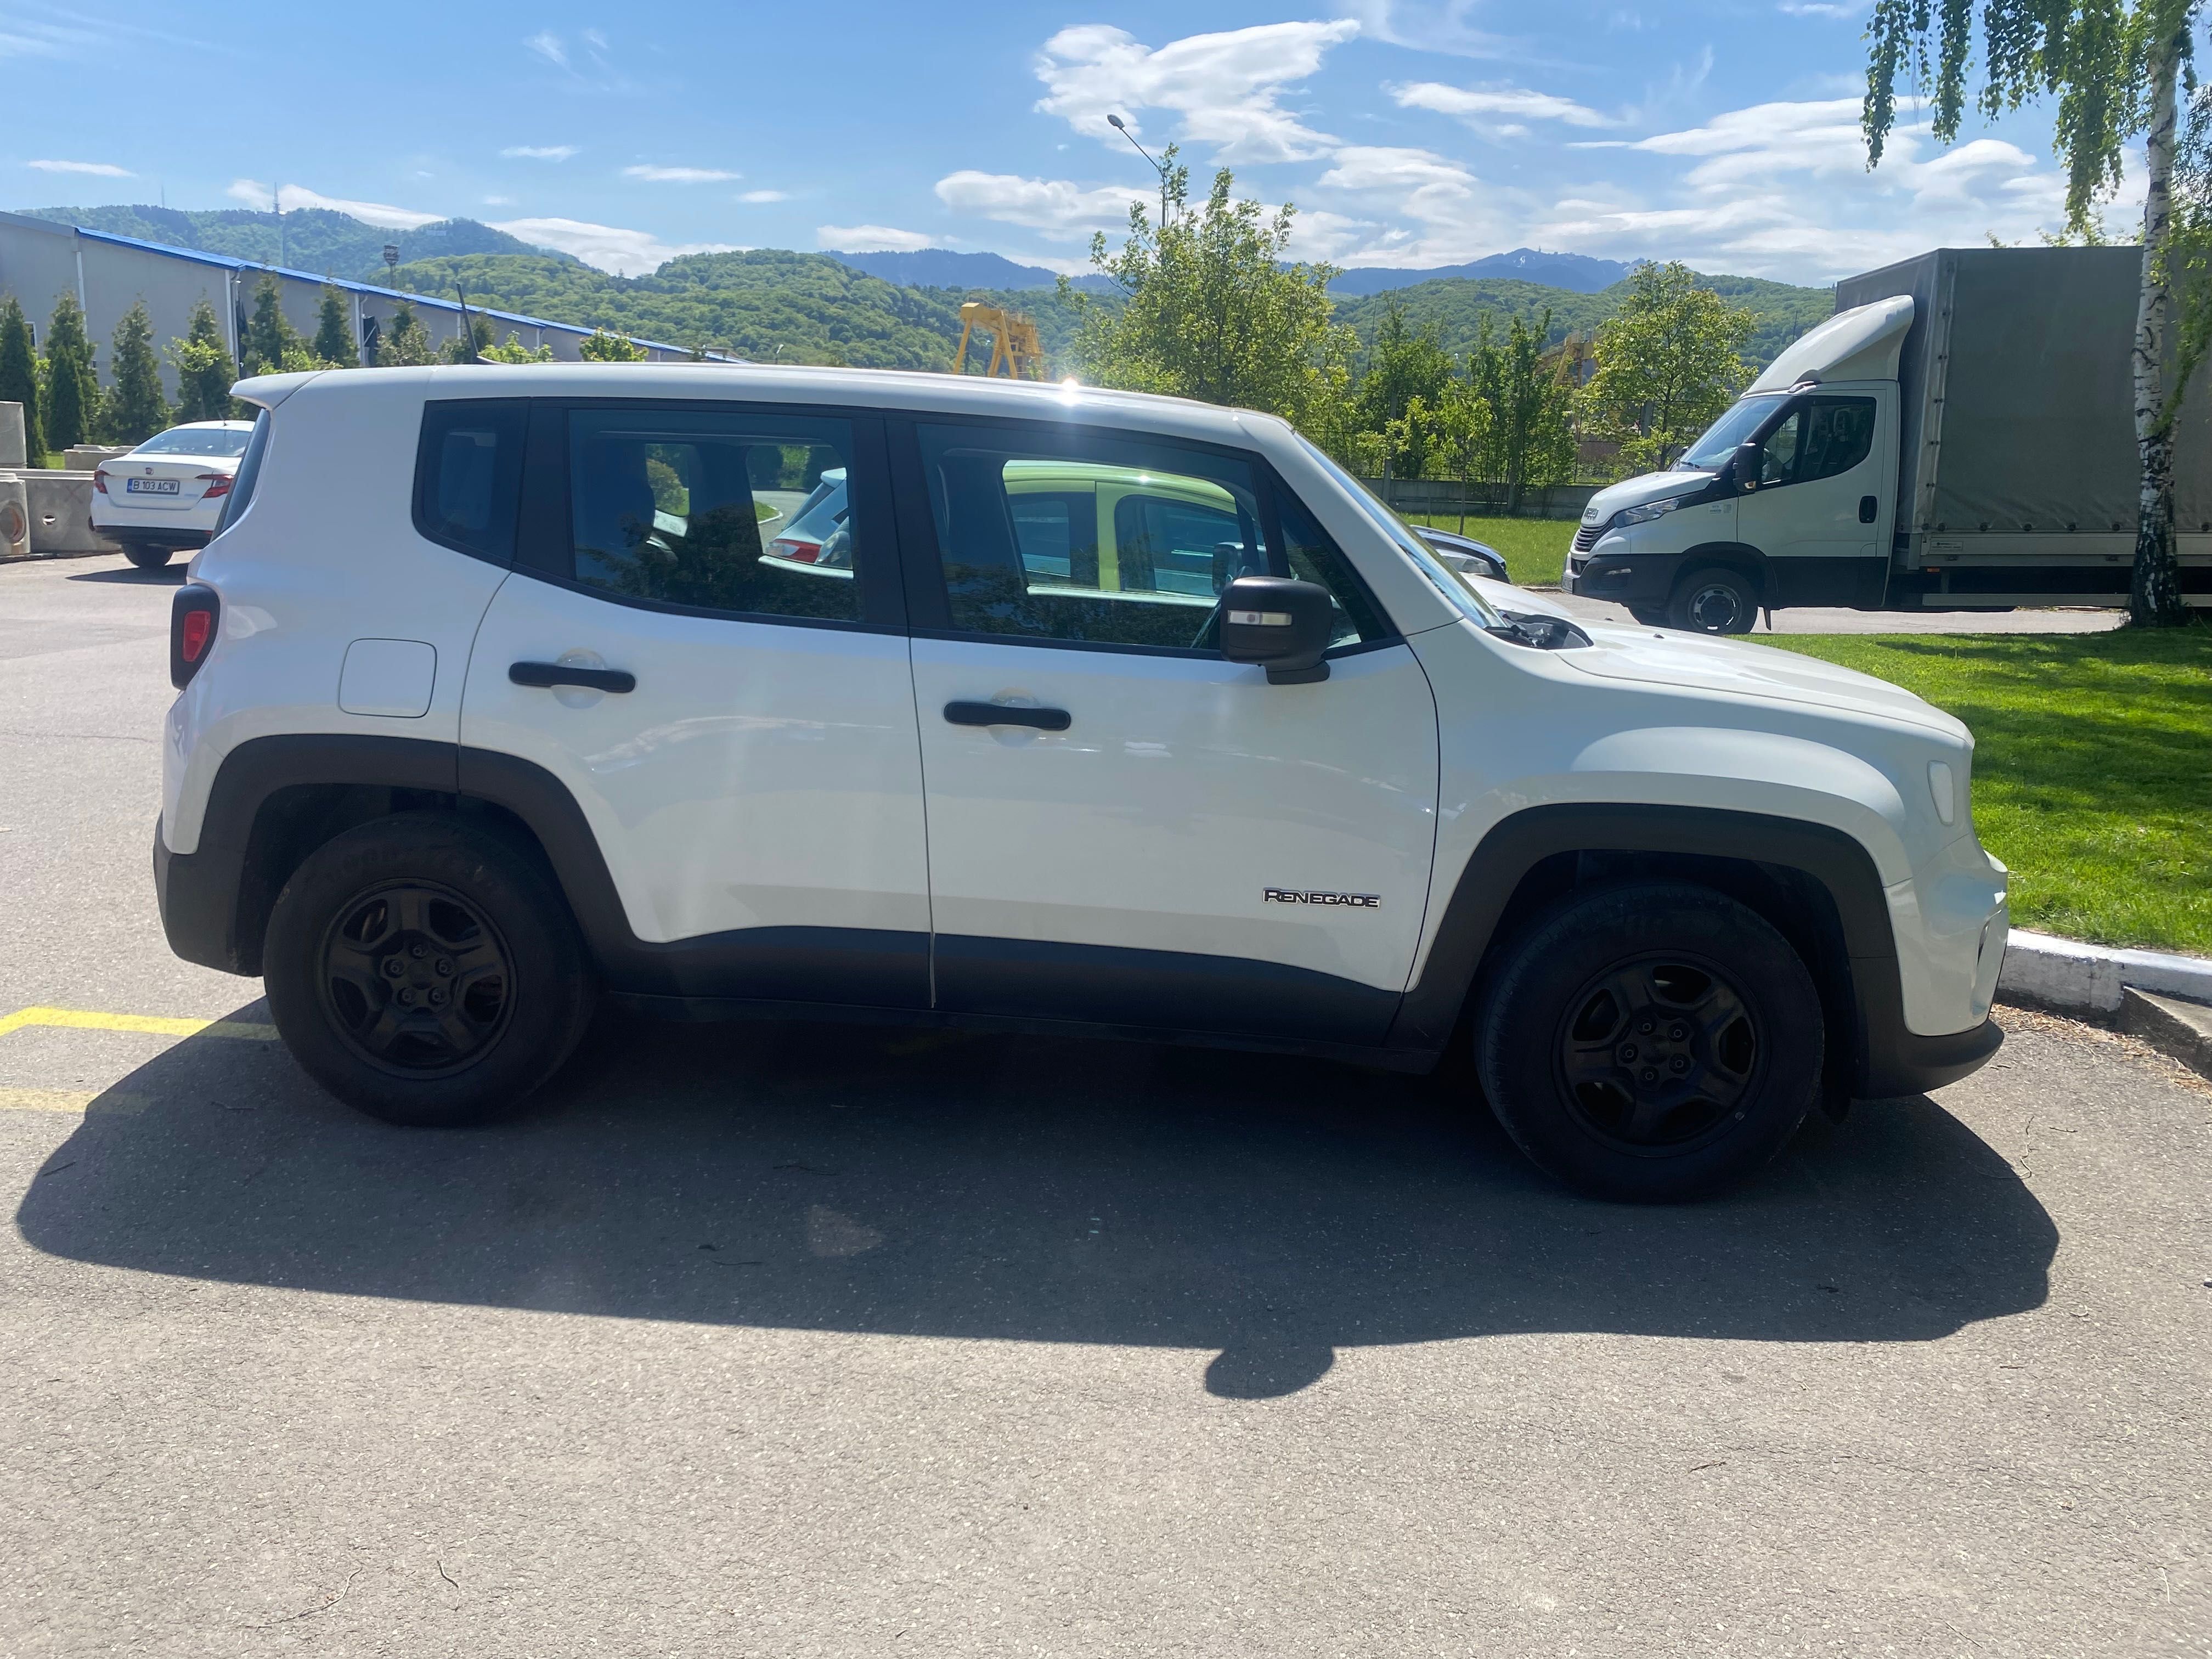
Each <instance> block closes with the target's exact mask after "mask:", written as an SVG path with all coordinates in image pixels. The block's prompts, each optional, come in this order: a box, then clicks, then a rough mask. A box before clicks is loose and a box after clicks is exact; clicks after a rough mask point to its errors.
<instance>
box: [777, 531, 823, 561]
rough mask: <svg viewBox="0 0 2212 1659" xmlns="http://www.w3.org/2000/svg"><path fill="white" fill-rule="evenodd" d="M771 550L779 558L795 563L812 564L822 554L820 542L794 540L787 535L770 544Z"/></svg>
mask: <svg viewBox="0 0 2212 1659" xmlns="http://www.w3.org/2000/svg"><path fill="white" fill-rule="evenodd" d="M768 545H769V552H771V553H772V554H774V555H775V556H776V557H777V558H779V559H789V560H790V561H791V562H793V564H812V563H813V562H815V561H816V560H817V559H819V558H820V557H821V556H822V544H821V543H820V542H801V541H793V539H791V538H789V537H787V536H778V537H777V538H775V540H774V541H772V542H770V543H769V544H768Z"/></svg>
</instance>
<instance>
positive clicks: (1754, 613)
mask: <svg viewBox="0 0 2212 1659" xmlns="http://www.w3.org/2000/svg"><path fill="white" fill-rule="evenodd" d="M1667 620H1668V623H1670V624H1671V625H1672V626H1674V627H1675V628H1682V629H1688V630H1689V631H1690V632H1692V633H1693V634H1748V633H1750V632H1751V625H1752V624H1753V623H1755V622H1757V621H1758V620H1759V592H1758V590H1757V589H1755V588H1754V587H1753V586H1752V585H1751V580H1750V579H1749V578H1748V577H1747V576H1746V575H1745V574H1743V573H1742V572H1741V571H1740V570H1730V569H1729V568H1727V567H1726V566H1724V565H1717V564H1716V565H1708V566H1707V567H1706V568H1704V569H1703V570H1693V571H1692V572H1691V573H1690V574H1689V575H1688V576H1686V577H1685V578H1684V579H1683V580H1682V581H1681V583H1680V586H1677V587H1676V588H1675V589H1674V602H1673V603H1672V604H1671V605H1668V607H1667Z"/></svg>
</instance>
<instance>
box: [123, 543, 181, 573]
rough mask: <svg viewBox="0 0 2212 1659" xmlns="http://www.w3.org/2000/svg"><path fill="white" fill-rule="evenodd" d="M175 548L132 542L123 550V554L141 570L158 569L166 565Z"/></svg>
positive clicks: (173, 554) (174, 552)
mask: <svg viewBox="0 0 2212 1659" xmlns="http://www.w3.org/2000/svg"><path fill="white" fill-rule="evenodd" d="M175 554H176V549H174V548H173V547H148V546H146V545H145V544H143V543H139V542H134V543H132V544H130V545H129V546H127V547H125V549H124V550H123V556H124V557H125V558H126V559H128V560H130V561H131V563H133V564H135V565H137V567H138V568H140V569H141V570H160V569H162V568H165V567H167V564H168V562H169V561H170V559H171V558H173V556H175Z"/></svg>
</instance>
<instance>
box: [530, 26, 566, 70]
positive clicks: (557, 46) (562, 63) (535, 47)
mask: <svg viewBox="0 0 2212 1659" xmlns="http://www.w3.org/2000/svg"><path fill="white" fill-rule="evenodd" d="M522 44H523V45H524V46H527V47H529V48H530V50H531V51H532V52H536V53H537V54H538V56H539V57H540V58H544V60H545V61H546V62H547V63H549V64H553V65H554V66H555V67H556V68H557V69H566V68H568V47H567V46H564V45H563V44H562V40H561V37H560V36H559V35H557V34H556V33H553V31H552V30H550V29H545V30H542V31H541V32H539V33H536V34H533V35H532V36H531V37H530V38H529V39H528V40H525V41H524V42H523V43H522Z"/></svg>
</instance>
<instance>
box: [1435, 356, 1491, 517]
mask: <svg viewBox="0 0 2212 1659" xmlns="http://www.w3.org/2000/svg"><path fill="white" fill-rule="evenodd" d="M1490 428H1491V409H1490V400H1489V399H1488V398H1485V397H1484V396H1483V395H1482V393H1481V392H1480V390H1479V389H1477V387H1476V386H1475V385H1474V381H1473V380H1470V379H1468V378H1466V377H1463V376H1461V375H1457V374H1455V375H1453V376H1452V377H1451V378H1450V379H1449V380H1446V381H1445V382H1444V384H1443V390H1442V391H1441V392H1439V393H1438V394H1437V406H1436V409H1435V411H1434V413H1433V414H1432V415H1431V417H1430V431H1431V434H1432V436H1433V441H1434V443H1435V447H1436V461H1437V465H1438V468H1439V470H1440V471H1442V472H1443V476H1444V477H1447V478H1450V479H1454V480H1455V481H1456V482H1457V483H1458V484H1459V486H1460V488H1461V489H1462V491H1464V490H1466V489H1468V486H1470V485H1472V484H1473V483H1474V482H1475V480H1476V478H1477V477H1479V476H1480V473H1481V471H1482V465H1483V462H1484V461H1485V460H1486V459H1487V458H1488V455H1489V452H1490ZM1459 527H1460V529H1461V531H1462V532H1465V531H1466V529H1467V498H1466V496H1465V495H1464V494H1462V496H1461V497H1460V510H1459Z"/></svg>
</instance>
